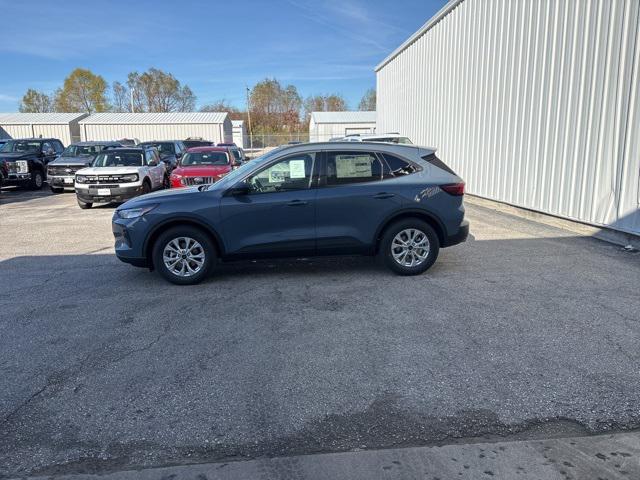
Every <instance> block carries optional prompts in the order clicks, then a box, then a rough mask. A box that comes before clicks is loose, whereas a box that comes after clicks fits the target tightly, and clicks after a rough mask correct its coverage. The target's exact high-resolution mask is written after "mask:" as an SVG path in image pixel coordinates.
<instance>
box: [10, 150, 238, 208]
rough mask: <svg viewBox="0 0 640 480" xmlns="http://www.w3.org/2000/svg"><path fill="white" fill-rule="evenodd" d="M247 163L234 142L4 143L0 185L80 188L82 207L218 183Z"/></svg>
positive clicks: (79, 199) (58, 189)
mask: <svg viewBox="0 0 640 480" xmlns="http://www.w3.org/2000/svg"><path fill="white" fill-rule="evenodd" d="M245 161H246V157H245V154H244V151H243V150H242V149H241V148H239V147H237V146H236V145H235V144H233V143H220V144H218V145H217V146H216V145H215V144H214V143H213V142H209V141H207V140H201V139H198V140H195V139H188V140H165V141H150V142H142V143H137V144H135V143H134V142H133V141H131V142H130V141H92V142H77V143H73V144H71V145H69V146H68V147H66V148H64V146H63V145H62V142H60V140H58V139H55V138H31V139H16V140H8V141H5V142H4V144H3V145H2V146H0V186H1V185H2V184H9V185H11V184H13V185H21V186H26V187H28V188H31V189H40V188H42V187H43V185H44V183H45V181H47V182H48V183H49V187H50V188H51V190H52V191H53V192H54V193H62V192H64V191H66V190H71V191H75V192H76V195H77V200H78V205H79V206H80V208H83V209H86V208H91V206H92V205H93V204H94V203H104V202H123V201H126V200H128V199H130V198H132V197H135V196H137V195H141V194H145V193H149V192H151V191H153V190H159V189H163V188H179V187H185V186H192V185H200V184H208V183H213V182H215V181H217V180H219V179H220V178H222V177H223V176H224V175H226V174H227V173H229V172H230V171H231V170H232V169H234V168H236V167H238V166H240V165H241V164H242V163H243V162H245Z"/></svg>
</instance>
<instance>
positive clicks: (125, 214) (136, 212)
mask: <svg viewBox="0 0 640 480" xmlns="http://www.w3.org/2000/svg"><path fill="white" fill-rule="evenodd" d="M156 207H157V205H147V206H146V207H139V208H126V209H124V210H118V216H119V217H120V218H138V217H141V216H143V215H144V214H145V213H148V212H150V211H151V210H153V209H154V208H156Z"/></svg>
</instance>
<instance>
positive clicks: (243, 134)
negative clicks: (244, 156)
mask: <svg viewBox="0 0 640 480" xmlns="http://www.w3.org/2000/svg"><path fill="white" fill-rule="evenodd" d="M231 126H232V127H233V143H235V144H236V145H237V146H238V147H240V148H247V146H248V143H249V142H248V140H247V138H248V137H247V129H246V127H245V126H244V120H231Z"/></svg>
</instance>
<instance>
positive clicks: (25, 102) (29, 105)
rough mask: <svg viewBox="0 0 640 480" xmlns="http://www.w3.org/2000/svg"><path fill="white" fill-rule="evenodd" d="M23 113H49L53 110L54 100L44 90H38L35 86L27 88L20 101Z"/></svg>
mask: <svg viewBox="0 0 640 480" xmlns="http://www.w3.org/2000/svg"><path fill="white" fill-rule="evenodd" d="M20 111H21V112H22V113H47V112H52V111H53V101H52V100H51V97H50V96H49V95H47V94H46V93H44V92H38V91H37V90H34V89H33V88H30V89H28V90H27V93H25V94H24V96H23V97H22V101H21V102H20Z"/></svg>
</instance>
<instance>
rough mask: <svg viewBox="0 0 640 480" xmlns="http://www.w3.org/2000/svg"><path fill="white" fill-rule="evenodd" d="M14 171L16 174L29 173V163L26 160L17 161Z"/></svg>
mask: <svg viewBox="0 0 640 480" xmlns="http://www.w3.org/2000/svg"><path fill="white" fill-rule="evenodd" d="M16 171H17V172H18V173H29V163H28V162H27V161H26V160H18V161H17V162H16Z"/></svg>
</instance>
